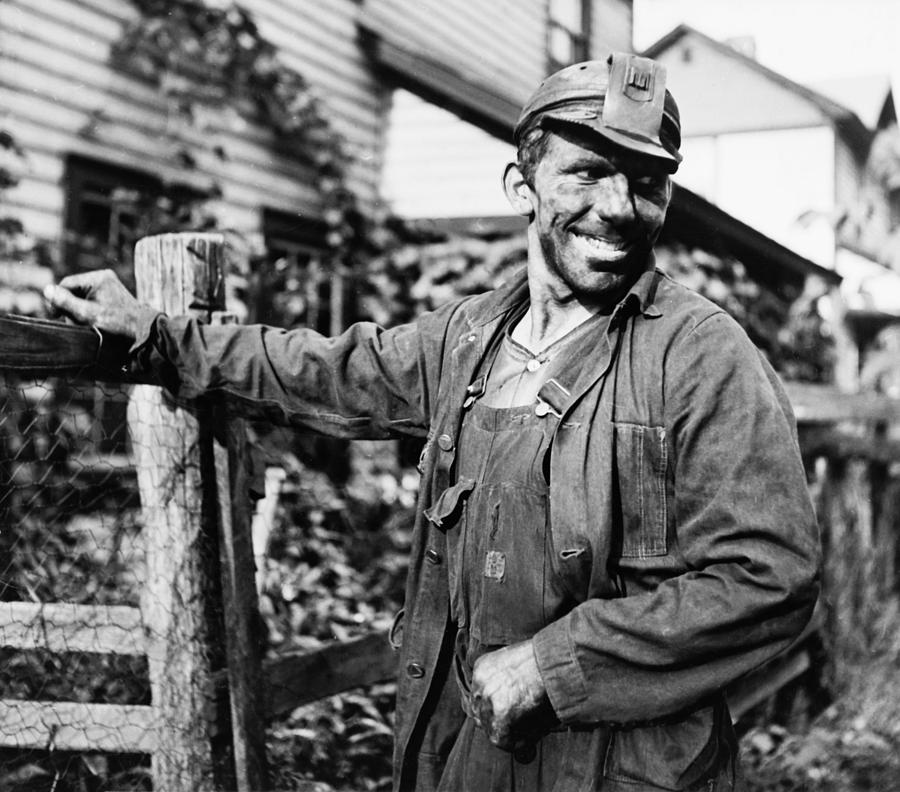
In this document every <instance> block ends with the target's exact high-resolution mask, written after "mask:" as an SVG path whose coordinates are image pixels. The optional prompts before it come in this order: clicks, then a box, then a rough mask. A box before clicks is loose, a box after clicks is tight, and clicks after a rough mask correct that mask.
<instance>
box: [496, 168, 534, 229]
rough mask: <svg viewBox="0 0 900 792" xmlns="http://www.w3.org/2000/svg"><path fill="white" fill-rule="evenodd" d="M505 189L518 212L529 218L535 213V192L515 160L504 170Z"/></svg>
mask: <svg viewBox="0 0 900 792" xmlns="http://www.w3.org/2000/svg"><path fill="white" fill-rule="evenodd" d="M503 191H504V192H505V193H506V199H507V200H508V201H509V205H510V206H512V208H513V211H514V212H515V213H516V214H518V215H522V217H529V218H530V217H532V216H533V215H534V192H533V191H532V189H531V187H529V186H528V183H527V182H526V181H525V177H524V176H523V175H522V171H521V170H519V166H518V164H517V163H515V162H510V163H509V164H508V165H507V166H506V170H504V171H503Z"/></svg>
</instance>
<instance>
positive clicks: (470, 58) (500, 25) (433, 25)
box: [364, 0, 546, 101]
mask: <svg viewBox="0 0 900 792" xmlns="http://www.w3.org/2000/svg"><path fill="white" fill-rule="evenodd" d="M364 8H365V10H366V12H367V13H368V14H371V16H372V18H373V19H374V20H376V21H377V22H378V23H379V24H380V25H381V26H383V27H384V29H386V30H391V31H394V35H395V37H396V40H398V41H401V42H403V44H404V46H406V47H409V48H411V49H413V50H417V51H419V52H421V53H423V54H427V55H428V56H429V57H431V58H432V59H433V60H438V61H444V62H447V63H449V64H452V65H454V66H457V67H458V68H459V69H460V70H461V71H463V73H465V74H467V75H471V76H472V78H473V79H475V80H477V81H479V82H481V83H482V84H486V85H490V86H492V88H493V89H494V90H495V91H496V92H498V93H501V94H504V95H507V96H509V97H510V98H512V99H513V100H516V101H522V100H524V98H525V97H526V96H527V95H528V94H529V93H530V91H531V90H532V89H533V88H534V85H535V84H536V83H537V82H538V81H539V80H540V79H541V78H542V77H543V75H544V72H545V67H546V55H545V52H546V2H545V0H498V1H497V2H493V3H472V2H469V0H421V2H417V3H406V2H403V1H402V0H367V2H366V3H365V4H364ZM511 20H516V22H517V27H516V29H515V35H509V32H508V30H507V29H508V27H509V26H510V22H511Z"/></svg>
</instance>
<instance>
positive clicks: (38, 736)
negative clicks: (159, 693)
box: [0, 699, 156, 753]
mask: <svg viewBox="0 0 900 792" xmlns="http://www.w3.org/2000/svg"><path fill="white" fill-rule="evenodd" d="M0 746H2V747H4V748H32V749H35V748H36V749H48V748H53V749H55V750H59V751H91V752H95V751H109V752H111V753H152V752H153V751H154V750H155V748H156V733H155V729H154V717H153V710H152V708H151V707H143V706H137V705H134V706H129V705H121V704H82V703H74V702H68V701H66V702H62V701H60V702H56V701H54V702H47V701H17V700H10V699H2V700H0Z"/></svg>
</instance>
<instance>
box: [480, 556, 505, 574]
mask: <svg viewBox="0 0 900 792" xmlns="http://www.w3.org/2000/svg"><path fill="white" fill-rule="evenodd" d="M505 572H506V556H505V555H504V554H503V553H501V552H499V551H497V550H489V551H488V554H487V555H486V556H485V557H484V576H485V577H486V578H490V579H491V580H503V575H504V573H505Z"/></svg>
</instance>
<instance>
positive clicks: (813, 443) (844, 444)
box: [800, 424, 900, 464]
mask: <svg viewBox="0 0 900 792" xmlns="http://www.w3.org/2000/svg"><path fill="white" fill-rule="evenodd" d="M873 435H874V433H873V432H867V433H866V434H865V435H858V434H851V433H850V432H847V431H842V430H840V429H837V428H835V427H833V426H829V425H822V424H808V425H804V426H801V427H800V448H801V449H802V451H803V453H804V454H807V455H811V456H827V457H828V458H829V459H853V458H856V459H867V460H869V461H871V462H882V463H885V464H890V463H891V462H900V442H898V441H896V440H891V439H890V438H887V437H875V436H873Z"/></svg>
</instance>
